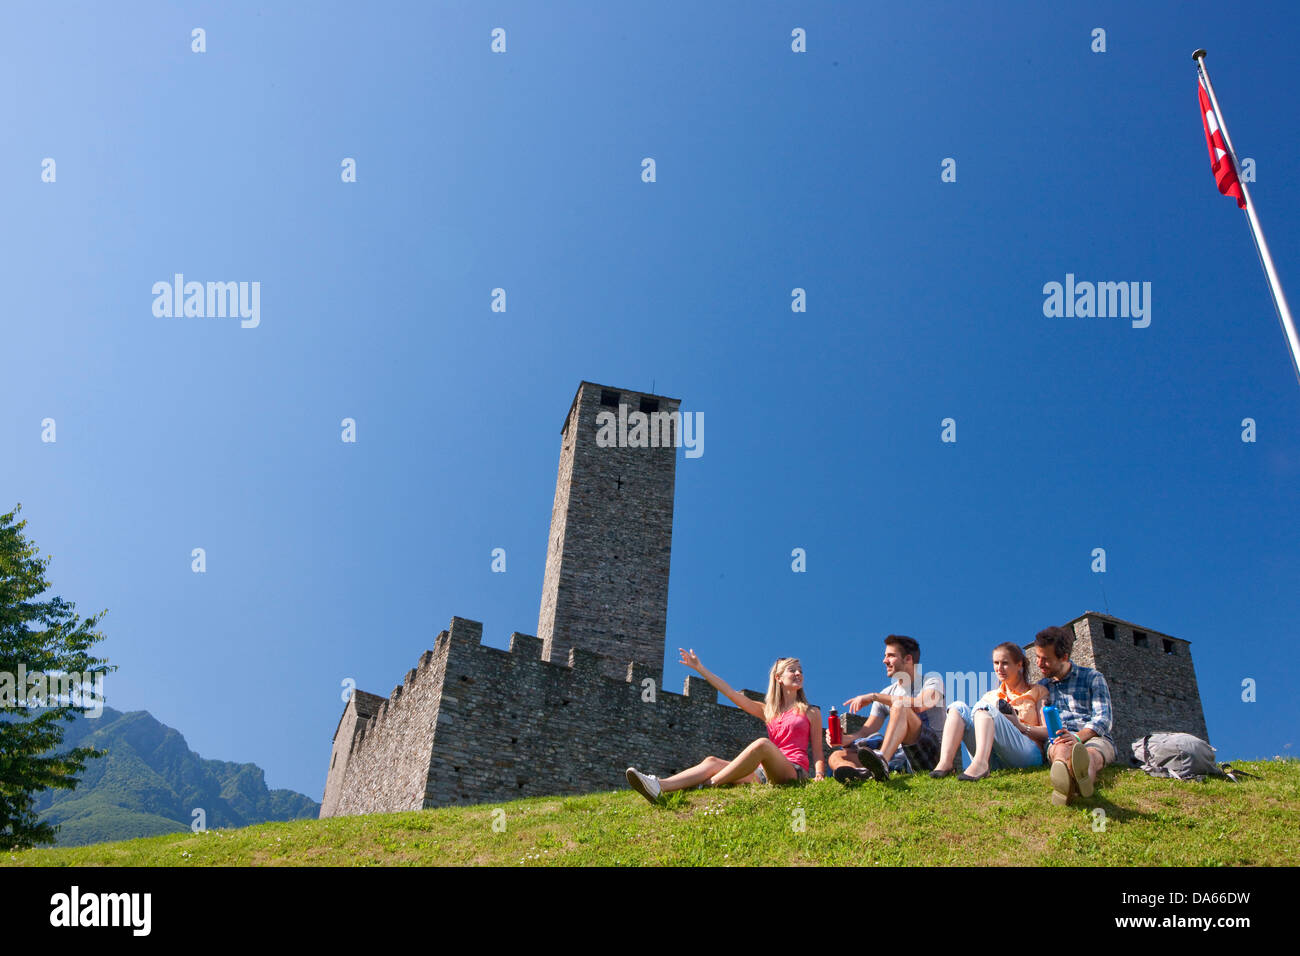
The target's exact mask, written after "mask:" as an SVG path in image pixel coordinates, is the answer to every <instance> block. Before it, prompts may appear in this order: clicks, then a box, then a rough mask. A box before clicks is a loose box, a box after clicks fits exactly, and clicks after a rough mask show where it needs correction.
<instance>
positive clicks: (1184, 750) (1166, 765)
mask: <svg viewBox="0 0 1300 956" xmlns="http://www.w3.org/2000/svg"><path fill="white" fill-rule="evenodd" d="M1131 746H1132V748H1133V757H1132V760H1131V763H1132V764H1133V766H1135V767H1137V768H1139V769H1141V770H1143V771H1145V772H1146V773H1148V774H1150V775H1151V776H1153V777H1177V778H1178V779H1179V780H1195V781H1197V782H1201V781H1204V780H1205V778H1206V777H1226V778H1227V779H1229V780H1231V781H1233V782H1234V783H1236V782H1237V777H1238V776H1251V775H1250V774H1246V773H1244V772H1243V771H1240V770H1233V769H1232V768H1231V767H1230V766H1228V765H1227V764H1224V765H1223V767H1222V768H1220V767H1219V766H1218V765H1217V764H1216V763H1215V762H1214V748H1213V747H1211V746H1210V745H1209V743H1208V742H1206V741H1204V740H1202V739H1201V738H1200V737H1196V736H1193V735H1192V734H1147V735H1146V736H1145V737H1143V738H1142V739H1141V740H1135V741H1133V743H1132V745H1131Z"/></svg>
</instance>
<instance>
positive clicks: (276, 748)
mask: <svg viewBox="0 0 1300 956" xmlns="http://www.w3.org/2000/svg"><path fill="white" fill-rule="evenodd" d="M1298 19H1300V13H1298V12H1297V8H1296V7H1295V5H1293V4H1275V5H1270V6H1262V5H1259V6H1252V5H1250V4H1241V5H1236V6H1234V7H1233V8H1232V13H1231V15H1230V16H1227V15H1225V14H1224V8H1223V5H1222V4H1221V3H1211V2H1202V3H1176V4H1175V3H1166V4H1160V5H1143V9H1141V10H1134V9H1132V5H1130V4H1127V3H1090V4H1068V5H1062V4H1038V3H1033V4H1029V3H1021V4H997V5H992V6H991V5H987V4H978V5H974V4H966V3H946V4H922V3H917V4H906V5H898V4H879V3H857V2H841V0H829V2H817V3H797V4H794V3H753V2H745V3H725V4H724V3H708V4H695V3H689V4H688V3H662V4H657V5H655V6H654V7H653V8H646V7H644V6H627V7H626V8H625V9H624V8H622V7H618V8H617V9H611V8H610V5H608V4H596V3H589V4H568V3H564V4H562V3H547V4H545V5H542V4H532V3H513V4H507V3H493V4H471V3H438V4H414V3H412V4H403V5H396V4H380V5H373V6H365V5H362V6H355V5H347V6H338V5H325V4H314V3H313V4H292V5H291V4H265V5H260V4H259V5H253V4H246V3H237V4H226V3H222V4H189V5H185V6H184V7H182V6H180V5H176V4H170V3H155V4H129V5H126V6H118V5H111V6H110V5H103V4H89V3H87V4H58V5H54V4H38V5H23V6H22V7H14V6H10V7H6V8H5V9H4V11H3V12H2V13H0V90H3V91H4V92H3V94H0V96H2V97H3V99H0V120H2V121H3V127H4V131H5V135H4V140H3V142H4V148H3V150H0V181H3V182H4V183H5V188H4V189H3V190H0V218H2V219H3V221H4V223H5V228H4V238H3V243H4V248H3V256H2V257H0V261H2V262H3V264H4V269H5V280H6V281H5V290H6V294H7V296H8V300H9V305H8V307H7V308H6V317H5V320H4V323H3V338H2V339H0V342H2V345H0V355H2V356H3V365H4V374H3V376H0V509H4V510H8V509H9V508H12V507H13V505H14V504H15V503H17V502H21V503H22V504H23V517H24V518H26V519H27V521H28V527H27V533H28V534H29V535H30V536H31V537H32V538H33V539H34V540H35V541H36V542H37V543H38V545H39V546H40V548H41V550H42V551H43V552H45V553H49V554H52V555H53V557H54V561H53V564H52V566H51V569H50V576H51V579H52V582H53V585H54V591H55V592H56V593H58V594H61V595H63V596H64V597H66V598H68V599H70V600H72V601H75V602H76V604H77V606H78V609H79V610H80V611H81V612H82V613H84V614H89V613H92V612H94V611H96V610H99V609H101V608H108V609H109V614H108V616H107V617H106V618H105V620H104V621H103V624H102V627H103V629H104V630H105V632H106V633H107V635H108V641H107V643H106V644H105V645H104V646H103V652H104V653H105V654H106V656H108V657H109V658H110V659H111V660H112V661H113V662H114V663H116V664H118V665H119V666H120V670H119V671H118V672H117V673H116V674H115V675H112V676H111V677H110V679H109V681H108V684H107V690H108V694H109V704H110V705H111V706H113V707H116V708H119V709H123V710H133V709H147V710H149V711H150V712H152V713H153V714H154V715H155V716H157V717H158V718H159V719H160V720H162V721H164V722H166V723H167V724H170V725H172V726H174V727H176V728H178V729H179V730H181V731H182V732H183V733H184V734H185V736H186V738H187V739H188V741H189V743H190V744H191V746H192V747H194V748H195V749H196V750H197V751H198V752H199V753H201V754H203V755H204V756H206V757H213V758H221V759H227V760H240V761H256V762H257V763H259V764H261V765H262V766H263V767H264V768H265V769H266V771H267V778H268V781H269V783H270V784H271V785H272V786H279V787H292V788H294V789H296V790H300V791H302V792H304V793H307V794H309V795H311V796H312V797H314V798H316V799H319V798H320V795H321V792H322V789H323V787H324V782H325V773H326V766H327V762H328V755H329V748H330V737H331V735H332V733H333V731H334V727H335V723H336V721H337V719H338V715H339V713H340V710H341V708H342V702H341V700H340V681H342V680H343V679H344V678H347V677H351V678H354V679H355V680H356V682H357V685H358V686H359V687H361V688H362V689H365V690H369V691H371V692H374V693H379V694H387V693H388V692H389V690H390V689H391V688H392V687H393V686H394V685H395V684H397V683H399V682H400V681H401V679H402V677H403V675H404V674H405V672H406V671H407V669H408V668H410V667H412V666H414V665H415V664H416V662H417V659H418V658H419V656H420V654H421V653H422V652H423V651H424V650H425V649H426V648H428V647H430V646H432V643H433V640H434V636H435V635H436V633H437V632H438V631H439V630H440V629H442V628H444V627H446V624H447V621H448V619H449V618H450V617H451V616H452V615H460V616H463V617H469V618H475V619H479V620H482V621H483V622H484V623H485V635H486V640H487V642H488V643H490V644H493V645H495V646H505V645H506V643H507V641H508V636H509V633H510V632H511V631H512V630H519V631H523V632H528V633H532V632H534V631H535V629H536V622H537V612H538V604H539V598H540V592H541V584H542V571H543V563H544V559H545V553H546V535H547V525H548V522H549V519H550V509H551V501H552V496H553V493H554V489H555V470H556V464H557V461H558V455H559V428H560V425H561V423H562V421H563V418H564V415H565V413H566V411H567V409H568V406H569V401H570V399H571V398H572V395H573V392H574V389H575V388H576V386H577V384H578V382H579V381H580V380H582V379H589V380H593V381H598V382H602V383H605V384H609V385H614V386H620V387H624V388H630V389H642V390H649V389H651V388H652V387H653V388H654V389H655V390H657V391H658V392H660V393H662V394H666V395H670V396H674V397H679V398H681V399H682V400H683V408H685V409H687V410H691V411H699V412H703V413H704V416H705V421H706V423H707V425H706V433H705V446H704V447H705V453H704V455H703V457H701V458H698V459H686V458H685V457H684V456H682V457H680V458H679V467H678V478H677V497H676V517H675V524H674V540H673V562H672V579H671V589H670V596H669V605H668V647H669V648H670V649H675V648H676V647H678V646H688V647H694V648H695V649H696V650H697V651H698V652H699V653H700V654H701V656H702V658H703V659H704V661H705V663H706V664H708V665H709V666H710V667H711V668H713V669H714V670H716V671H717V672H719V673H720V674H722V675H723V676H724V677H725V678H727V679H728V680H730V681H732V682H733V683H735V684H738V685H745V686H759V685H760V683H761V682H762V681H764V680H765V675H766V672H767V668H768V667H769V666H770V664H771V661H772V659H773V658H775V657H776V656H777V655H778V654H798V655H800V656H801V657H802V658H803V661H804V666H805V670H806V673H807V686H808V690H809V692H810V695H811V696H812V697H813V698H814V699H815V700H816V701H817V702H819V703H822V704H823V705H825V704H829V703H831V702H839V701H842V700H844V699H845V698H846V697H848V696H849V695H850V694H853V693H858V692H861V691H865V690H875V689H878V688H879V687H880V686H881V685H882V684H883V683H884V678H883V668H882V666H881V664H880V658H881V653H882V647H881V639H882V637H883V636H884V635H885V634H887V633H890V632H898V633H905V634H910V635H912V636H914V637H916V638H917V639H918V640H920V641H921V644H922V647H923V651H924V653H923V660H922V664H923V665H924V666H925V667H926V668H927V669H938V670H971V669H976V668H985V667H987V664H988V660H989V651H990V649H991V648H992V646H993V645H994V644H996V643H998V642H1000V641H1003V640H1007V639H1014V640H1018V641H1022V642H1023V641H1028V640H1030V639H1031V638H1032V637H1033V634H1034V633H1035V632H1036V631H1038V630H1039V629H1040V628H1042V627H1044V626H1046V625H1049V624H1054V623H1062V622H1064V621H1066V620H1068V619H1070V618H1073V617H1075V616H1077V615H1078V614H1080V613H1082V612H1083V611H1085V610H1089V609H1096V610H1105V609H1106V608H1107V607H1109V609H1110V611H1111V613H1113V614H1115V615H1116V616H1119V617H1121V618H1126V619H1129V620H1133V621H1136V622H1137V623H1139V624H1142V625H1146V626H1148V627H1150V628H1152V629H1154V630H1159V631H1163V632H1166V633H1169V634H1173V635H1175V636H1178V637H1181V638H1185V639H1187V640H1190V641H1191V642H1192V649H1193V655H1194V659H1195V662H1196V671H1197V676H1198V678H1199V680H1200V688H1201V694H1202V698H1203V700H1204V705H1205V711H1206V716H1207V720H1208V723H1209V730H1210V735H1211V738H1212V740H1213V742H1214V743H1215V744H1216V745H1218V747H1219V748H1220V754H1221V755H1222V757H1223V759H1232V758H1245V757H1252V758H1253V757H1265V756H1268V757H1271V756H1273V755H1274V754H1289V753H1294V748H1293V746H1292V742H1293V740H1294V738H1295V727H1294V719H1295V715H1296V707H1295V698H1294V687H1295V686H1296V682H1297V678H1300V666H1297V659H1296V652H1295V637H1294V627H1295V623H1296V621H1297V618H1300V597H1298V595H1300V587H1297V581H1298V580H1300V557H1298V555H1300V548H1298V547H1297V541H1298V537H1300V536H1298V534H1297V532H1298V530H1300V527H1298V525H1300V505H1298V504H1297V492H1298V491H1300V439H1298V438H1297V434H1298V431H1300V385H1298V384H1297V382H1296V379H1295V375H1294V373H1293V372H1292V369H1291V365H1290V361H1289V359H1288V357H1287V352H1286V348H1285V342H1284V339H1283V336H1282V333H1281V330H1280V328H1279V326H1278V322H1277V320H1276V318H1275V316H1274V313H1273V308H1272V305H1271V302H1270V299H1269V294H1268V288H1267V286H1266V284H1265V281H1264V277H1263V274H1262V272H1261V270H1260V268H1259V265H1258V262H1257V260H1256V255H1255V251H1254V249H1253V247H1252V244H1251V241H1250V236H1249V232H1248V230H1247V226H1246V222H1245V217H1244V214H1243V213H1241V212H1240V211H1238V210H1237V208H1236V205H1235V204H1234V203H1233V202H1232V201H1231V200H1229V199H1226V198H1224V197H1221V196H1220V195H1219V194H1218V193H1217V192H1216V190H1215V187H1214V181H1213V178H1212V176H1211V172H1210V165H1209V158H1208V156H1207V154H1206V149H1205V141H1204V137H1203V134H1202V131H1201V125H1200V120H1199V118H1198V108H1197V104H1196V78H1195V68H1194V65H1193V63H1192V60H1191V58H1190V54H1191V52H1192V50H1193V49H1195V48H1196V47H1198V46H1204V47H1206V48H1208V49H1209V51H1210V57H1209V66H1210V69H1211V76H1212V78H1213V79H1214V81H1215V86H1216V90H1217V92H1218V94H1219V97H1220V101H1221V103H1222V105H1223V109H1224V111H1225V115H1226V118H1227V121H1228V124H1229V131H1230V132H1231V134H1232V136H1233V139H1234V142H1235V143H1236V145H1237V147H1238V149H1239V151H1240V152H1241V153H1242V155H1245V156H1250V157H1252V158H1254V159H1255V161H1256V163H1257V168H1258V181H1257V183H1256V184H1255V185H1254V186H1253V191H1254V196H1255V199H1256V201H1257V203H1258V206H1259V210H1260V215H1261V217H1262V219H1263V223H1264V226H1265V228H1266V229H1267V230H1268V237H1269V240H1270V241H1271V244H1272V247H1273V252H1274V256H1275V258H1276V260H1277V263H1278V267H1279V269H1280V271H1281V274H1282V278H1283V281H1284V282H1285V283H1288V284H1289V289H1290V292H1291V298H1292V302H1293V303H1295V304H1296V305H1298V306H1300V266H1298V265H1297V262H1298V261H1300V137H1298V136H1297V120H1296V118H1295V116H1296V113H1295V108H1294V104H1295V103H1297V102H1300V74H1297V72H1296V70H1295V65H1294V64H1295V50H1294V41H1295V37H1296V36H1297V20H1298ZM194 27H202V28H204V29H205V30H206V32H207V34H206V43H207V52H206V53H203V54H196V53H192V52H191V50H190V45H191V40H190V31H191V29H192V28H194ZM496 27H502V28H504V29H505V30H506V42H507V52H506V53H505V54H494V53H492V52H491V50H490V48H489V47H490V41H491V37H490V33H491V31H492V29H493V28H496ZM796 27H802V28H804V29H805V30H806V31H807V38H808V39H807V48H808V52H806V53H802V54H796V53H793V52H791V50H790V43H791V39H790V32H791V30H792V29H794V28H796ZM1096 27H1101V28H1103V29H1105V31H1106V46H1107V49H1106V52H1105V53H1093V52H1092V51H1091V49H1090V46H1091V44H1092V37H1091V32H1092V30H1093V29H1094V28H1096ZM647 156H649V157H653V158H654V159H655V161H656V163H657V180H658V181H657V182H655V183H653V184H646V183H643V182H642V181H641V176H640V173H641V160H642V159H643V158H644V157H647ZM46 157H50V158H53V159H54V160H55V161H56V164H57V165H56V174H57V180H56V182H54V183H43V182H42V181H41V163H42V160H43V159H45V158H46ZM344 157H352V158H354V159H355V160H356V162H357V179H358V181H357V182H356V183H355V184H345V183H343V182H341V181H340V163H341V161H342V160H343V158H344ZM945 157H952V158H954V159H956V161H957V181H956V182H955V183H942V182H940V163H941V161H942V160H943V159H944V158H945ZM177 272H180V273H184V274H185V276H186V277H187V278H188V279H192V280H199V281H227V280H231V281H257V282H260V283H261V324H260V326H259V327H258V328H256V329H244V328H241V327H240V325H239V322H238V320H236V319H228V318H227V319H220V318H213V319H208V318H193V317H191V318H159V317H155V316H154V314H153V311H152V305H153V295H152V292H151V289H152V286H153V284H154V283H155V282H157V281H170V280H171V277H172V276H173V274H174V273H177ZM1067 273H1073V274H1075V275H1076V277H1078V278H1079V279H1081V280H1083V279H1086V280H1092V281H1146V282H1150V283H1151V284H1152V301H1151V319H1152V321H1151V325H1150V327H1149V328H1146V329H1134V328H1132V327H1131V325H1130V323H1129V321H1127V320H1125V319H1119V318H1105V319H1099V318H1091V319H1088V318H1068V319H1067V318H1047V317H1045V316H1044V315H1043V301H1044V295H1043V292H1042V288H1043V285H1044V283H1047V282H1051V281H1058V282H1061V281H1064V279H1065V275H1066V274H1067ZM497 287H502V288H505V289H506V291H507V296H508V299H507V303H508V311H507V312H505V313H504V314H502V313H496V312H492V311H491V310H490V293H491V290H492V289H494V288H497ZM796 287H798V288H803V289H806V290H807V302H808V311H807V312H806V313H805V314H795V313H792V312H791V308H790V301H791V298H790V296H791V290H792V289H794V288H796ZM345 417H351V418H354V419H355V420H356V422H357V429H358V441H357V442H356V444H352V445H350V444H344V443H343V442H341V441H340V421H341V420H342V419H343V418H345ZM946 417H952V418H954V419H955V420H956V422H957V439H958V440H957V443H956V444H955V445H953V444H943V443H941V442H940V440H939V439H940V421H941V420H942V419H944V418H946ZM1246 417H1250V418H1253V419H1255V420H1256V422H1257V428H1258V441H1257V442H1255V443H1253V444H1248V443H1243V442H1242V440H1241V431H1242V428H1241V421H1242V419H1243V418H1246ZM46 418H53V419H54V420H55V421H56V428H57V432H56V434H57V441H56V442H55V443H53V444H49V443H44V442H42V441H41V422H42V420H43V419H46ZM679 455H681V453H680V452H679ZM196 547H202V548H204V549H205V550H206V554H207V571H206V573H204V574H194V573H192V572H191V570H190V562H191V558H190V553H191V549H193V548H196ZM497 547H501V548H505V549H506V552H507V568H508V570H507V572H506V573H505V574H493V573H491V571H490V554H491V551H492V549H493V548H497ZM795 547H802V548H805V549H806V550H807V553H808V571H807V573H805V574H795V573H792V571H791V569H790V560H791V559H790V552H791V550H792V549H793V548H795ZM1097 547H1103V548H1105V549H1106V554H1107V571H1106V573H1105V574H1104V575H1101V574H1095V573H1093V572H1092V571H1091V570H1090V563H1091V552H1092V549H1093V548H1097ZM1103 587H1104V593H1103ZM685 674H686V671H685V669H684V668H683V667H682V666H681V665H680V664H679V663H677V662H676V655H675V650H673V651H671V655H670V662H669V664H668V665H667V667H666V683H667V685H668V686H669V688H670V689H673V690H677V689H680V686H681V680H682V678H683V677H684V676H685ZM1247 677H1250V678H1254V679H1255V680H1256V681H1257V685H1258V690H1257V694H1258V700H1257V701H1256V702H1255V703H1243V702H1242V700H1241V684H1242V680H1243V679H1244V678H1247Z"/></svg>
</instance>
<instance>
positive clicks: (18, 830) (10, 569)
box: [0, 505, 116, 850]
mask: <svg viewBox="0 0 1300 956" xmlns="http://www.w3.org/2000/svg"><path fill="white" fill-rule="evenodd" d="M21 510H22V506H21V505H18V506H16V507H15V508H14V510H13V511H11V512H9V513H8V514H4V515H0V849H4V850H8V849H15V848H25V847H31V846H35V845H36V844H37V843H53V842H54V835H55V833H56V829H57V828H55V827H53V826H51V825H50V824H48V823H42V822H41V821H40V819H39V816H38V814H37V813H36V812H35V811H34V810H33V809H32V803H33V801H34V799H35V796H36V794H37V793H39V792H40V791H41V790H44V789H46V788H49V787H59V788H62V789H65V790H70V789H73V788H75V787H76V786H77V775H78V774H80V773H81V772H82V771H83V770H84V769H85V762H86V760H87V759H88V758H90V757H101V756H103V752H102V751H97V750H95V749H94V748H93V747H77V748H74V749H71V750H68V751H66V752H64V753H55V752H54V751H55V749H56V748H57V747H58V746H59V745H60V744H61V743H62V742H63V732H64V730H65V727H64V724H63V723H62V722H63V721H70V720H72V719H73V718H74V716H75V714H76V713H78V712H85V711H86V710H88V709H90V706H93V702H88V701H87V700H86V699H85V697H84V696H81V695H78V697H79V704H80V706H75V705H73V703H72V700H71V699H70V698H64V699H60V698H59V697H57V696H52V695H51V694H50V692H49V687H48V686H47V687H45V688H43V689H42V688H40V687H37V688H36V691H35V693H28V690H29V687H18V686H17V678H18V669H19V665H20V664H21V665H23V666H24V668H25V670H26V673H27V674H28V675H31V674H35V673H41V674H44V675H71V674H74V673H75V674H82V673H85V672H88V671H93V672H105V673H106V672H108V671H112V670H116V668H115V667H109V666H108V662H107V661H104V660H100V659H98V658H95V657H93V656H91V654H90V649H91V647H92V645H94V644H95V643H96V642H98V641H101V640H103V639H104V635H103V634H100V633H99V632H97V631H96V630H95V629H94V628H95V625H96V624H97V623H98V622H99V620H100V619H101V618H102V617H103V616H104V615H105V614H107V613H108V612H107V611H100V612H99V614H97V615H95V616H94V617H89V618H86V619H84V620H78V617H77V613H76V605H74V604H72V603H71V602H69V601H65V600H63V598H61V597H52V598H50V599H49V600H45V601H40V600H37V598H39V597H40V596H41V595H42V594H44V593H45V592H46V591H47V590H48V589H49V587H50V584H49V582H48V581H47V580H45V571H46V568H47V567H49V563H50V559H49V557H48V556H47V557H46V558H45V559H44V560H41V557H40V553H39V551H38V550H37V548H36V545H35V544H33V543H32V542H31V541H29V540H28V539H27V538H26V537H24V535H23V528H24V527H26V525H27V522H25V521H16V518H17V515H18V512H19V511H21ZM56 686H57V685H56ZM88 705H90V706H88Z"/></svg>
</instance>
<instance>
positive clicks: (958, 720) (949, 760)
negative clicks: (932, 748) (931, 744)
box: [934, 710, 966, 770]
mask: <svg viewBox="0 0 1300 956" xmlns="http://www.w3.org/2000/svg"><path fill="white" fill-rule="evenodd" d="M965 734H966V721H964V720H962V716H961V714H959V713H957V711H955V710H950V711H948V717H947V719H946V720H944V722H943V744H942V745H941V746H940V747H939V764H938V766H936V767H935V768H934V769H935V770H952V769H954V762H955V761H956V759H957V755H958V754H959V753H961V739H962V737H963V736H965Z"/></svg>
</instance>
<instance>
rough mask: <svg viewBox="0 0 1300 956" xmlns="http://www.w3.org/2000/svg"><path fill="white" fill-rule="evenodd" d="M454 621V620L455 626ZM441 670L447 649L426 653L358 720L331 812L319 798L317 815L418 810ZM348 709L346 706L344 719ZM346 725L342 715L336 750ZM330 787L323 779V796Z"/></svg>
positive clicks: (443, 636) (443, 637)
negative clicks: (377, 703)
mask: <svg viewBox="0 0 1300 956" xmlns="http://www.w3.org/2000/svg"><path fill="white" fill-rule="evenodd" d="M456 620H457V619H455V618H453V624H455V623H456ZM438 641H439V643H440V644H443V645H444V646H445V644H446V642H447V636H446V633H445V632H444V633H443V634H440V635H439V636H438ZM435 647H436V645H435ZM445 670H446V655H445V653H439V652H438V651H437V650H434V651H425V652H424V654H423V655H422V656H421V657H420V662H419V665H418V666H417V667H415V668H414V669H412V670H409V671H407V672H406V679H405V680H404V681H403V682H402V683H401V684H399V685H398V686H397V687H394V688H393V692H392V693H391V694H390V695H389V696H388V698H387V699H383V700H382V702H381V703H380V704H379V705H378V707H376V708H375V711H374V715H373V716H372V717H371V718H369V719H368V720H366V721H364V722H357V724H356V726H355V731H354V733H353V734H352V737H351V740H350V741H349V742H348V745H347V746H348V754H347V762H346V764H345V766H344V770H343V774H342V780H341V782H340V783H339V786H338V798H337V800H336V801H335V802H334V803H333V804H332V806H331V807H329V808H328V810H329V812H327V807H326V802H325V800H322V801H321V813H320V815H321V817H326V816H342V815H346V814H355V813H378V812H390V811H398V810H419V809H421V808H422V807H423V806H424V805H425V803H424V789H425V780H426V779H427V778H428V774H429V755H430V753H431V752H432V749H433V728H434V726H435V725H436V723H437V720H438V707H439V703H440V701H441V699H442V685H443V680H444V674H445ZM361 694H362V692H360V691H358V692H355V693H354V694H353V700H352V701H349V703H348V708H352V707H353V706H354V701H356V699H357V698H358V696H359V695H361ZM365 696H367V697H369V696H373V695H365ZM348 708H345V710H344V717H345V718H346V716H347V712H348ZM345 725H346V719H345V720H344V721H343V722H341V723H340V727H339V732H338V733H336V734H335V741H334V747H335V750H336V751H338V750H339V749H340V748H341V746H342V744H341V742H340V741H341V739H343V732H344V729H345ZM329 791H330V781H329V780H327V781H326V794H327V796H328V795H329Z"/></svg>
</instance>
